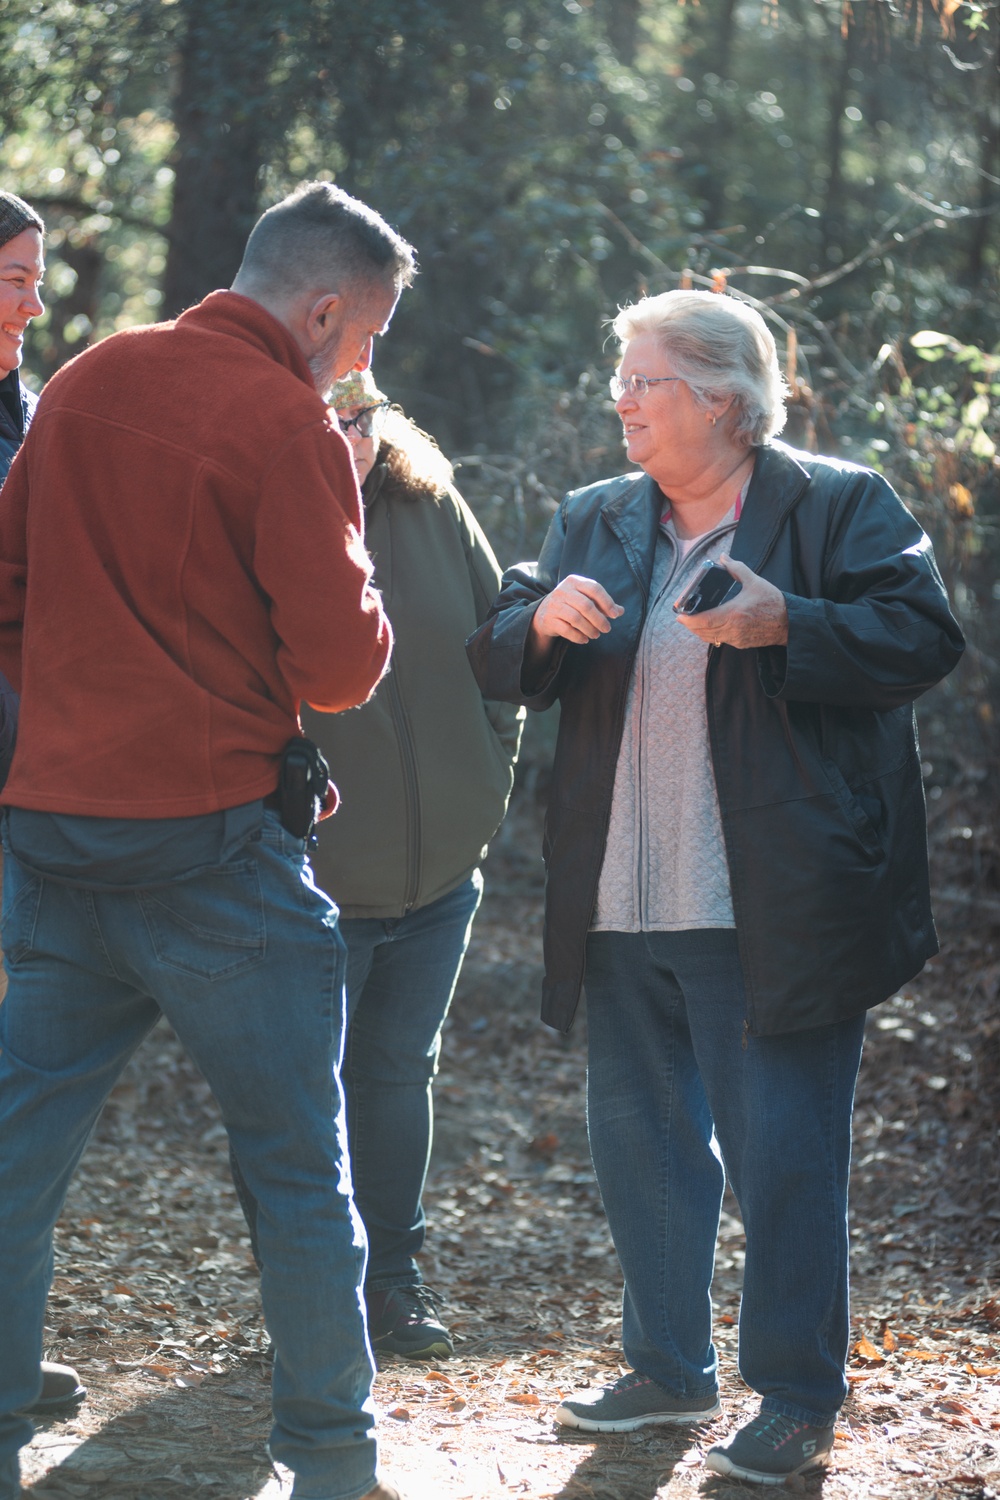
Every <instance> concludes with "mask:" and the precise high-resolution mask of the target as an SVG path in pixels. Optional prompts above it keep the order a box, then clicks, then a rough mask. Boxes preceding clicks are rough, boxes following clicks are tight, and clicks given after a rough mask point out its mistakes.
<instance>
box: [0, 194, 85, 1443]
mask: <svg viewBox="0 0 1000 1500" xmlns="http://www.w3.org/2000/svg"><path fill="white" fill-rule="evenodd" d="M44 233H45V224H44V222H43V220H42V217H41V215H40V214H37V213H36V212H35V210H34V209H33V208H32V207H31V205H30V203H25V201H24V199H23V198H19V197H18V196H17V194H16V193H6V192H3V191H0V481H2V480H3V479H5V478H6V476H7V470H8V469H9V468H10V466H11V464H12V462H13V460H14V455H15V453H16V452H17V450H18V448H20V446H21V444H22V442H23V441H24V435H25V433H26V432H27V430H28V426H29V424H30V422H31V418H32V415H33V413H34V410H35V401H36V399H37V398H36V396H35V395H34V393H33V392H32V391H28V390H25V389H24V387H23V386H22V385H21V382H20V379H19V377H18V373H17V372H18V367H19V365H20V363H21V350H22V346H23V343H24V334H25V330H26V329H27V327H28V324H29V323H30V322H31V320H32V318H37V317H38V315H39V314H40V313H42V312H44V310H45V309H44V307H43V306H42V301H41V298H40V297H39V295H38V288H39V285H40V284H41V280H42V275H43V273H44V270H45V261H44V257H43V253H42V236H43V235H44ZM16 734H17V695H16V694H15V693H14V690H13V688H12V687H11V685H10V683H9V682H8V681H7V679H6V678H5V677H4V676H3V674H2V673H0V766H2V767H3V775H4V776H5V775H6V770H7V768H8V767H9V764H10V760H11V757H12V756H13V752H14V741H15V738H16ZM84 1395H85V1391H84V1387H83V1386H82V1385H81V1384H80V1380H79V1377H78V1376H77V1373H76V1371H75V1370H74V1369H73V1368H72V1367H71V1366H70V1365H57V1364H50V1363H49V1362H48V1361H47V1360H43V1361H42V1391H41V1395H40V1396H39V1398H38V1401H37V1402H36V1404H35V1405H34V1406H33V1407H32V1408H31V1413H32V1414H33V1415H35V1416H41V1417H47V1416H53V1415H54V1414H56V1413H57V1412H61V1411H67V1410H69V1409H71V1408H72V1407H74V1406H76V1405H78V1404H79V1402H80V1401H82V1400H83V1397H84Z"/></svg>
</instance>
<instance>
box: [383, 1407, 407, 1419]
mask: <svg viewBox="0 0 1000 1500" xmlns="http://www.w3.org/2000/svg"><path fill="white" fill-rule="evenodd" d="M386 1416H387V1417H393V1418H394V1419H395V1421H397V1422H408V1421H409V1420H410V1413H409V1412H408V1411H407V1409H406V1407H405V1406H394V1407H393V1408H392V1410H391V1411H387V1412H386Z"/></svg>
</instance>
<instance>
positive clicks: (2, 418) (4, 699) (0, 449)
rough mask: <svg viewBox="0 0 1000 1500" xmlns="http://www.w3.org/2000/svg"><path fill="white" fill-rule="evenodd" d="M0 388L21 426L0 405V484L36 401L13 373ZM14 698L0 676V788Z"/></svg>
mask: <svg viewBox="0 0 1000 1500" xmlns="http://www.w3.org/2000/svg"><path fill="white" fill-rule="evenodd" d="M0 386H2V387H4V388H5V389H6V390H9V391H11V392H12V393H13V394H14V395H15V396H16V397H17V398H18V400H19V401H20V403H21V423H20V426H18V425H17V424H16V423H15V422H14V419H13V418H12V416H11V414H10V412H9V410H8V409H7V403H6V402H5V401H0V484H2V483H3V481H4V480H5V479H6V478H7V473H8V471H9V469H10V466H11V464H12V463H13V462H14V455H15V454H16V453H17V450H18V448H20V446H21V444H22V443H23V442H24V435H25V433H26V432H27V430H28V428H29V427H30V425H31V419H32V417H33V416H34V413H35V405H36V403H37V401H38V397H37V396H36V395H35V394H34V392H33V391H29V390H26V389H25V388H24V386H23V385H22V384H21V382H20V380H19V379H18V374H17V371H16V370H14V371H13V372H12V373H11V374H10V375H7V376H5V377H4V379H3V380H2V381H0ZM17 708H18V695H17V694H16V693H15V692H14V689H13V688H12V687H11V685H10V683H9V682H8V681H7V679H6V677H5V676H4V674H3V673H2V672H0V788H2V787H3V784H4V782H5V781H6V780H7V772H8V771H9V770H10V763H11V760H12V759H13V756H14V741H15V739H16V737H17Z"/></svg>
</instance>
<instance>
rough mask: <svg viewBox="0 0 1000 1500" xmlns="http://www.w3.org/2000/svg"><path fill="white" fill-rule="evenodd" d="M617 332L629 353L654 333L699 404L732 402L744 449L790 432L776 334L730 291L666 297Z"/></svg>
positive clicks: (626, 319)
mask: <svg viewBox="0 0 1000 1500" xmlns="http://www.w3.org/2000/svg"><path fill="white" fill-rule="evenodd" d="M612 327H613V329H614V331H615V333H616V335H617V337H618V341H619V343H620V344H621V345H622V347H623V348H624V347H625V345H626V344H627V343H628V342H629V340H630V339H634V338H636V337H637V336H638V335H639V334H642V333H651V334H653V335H654V337H655V338H656V339H657V340H658V342H659V344H660V346H661V347H662V349H663V351H664V353H666V354H668V355H669V356H670V361H671V364H672V365H673V367H674V370H675V371H676V373H677V374H678V375H680V376H681V378H682V379H683V381H684V383H685V385H687V387H688V389H689V390H690V391H691V393H692V395H693V396H694V397H695V399H696V400H697V401H700V402H702V403H704V404H705V405H706V406H707V405H711V404H712V403H713V402H716V401H719V400H725V399H726V398H727V397H732V408H731V410H732V412H733V414H734V417H735V424H734V428H733V436H734V438H735V439H736V441H737V442H742V443H746V444H747V446H749V447H757V446H759V445H760V444H761V443H766V442H767V441H768V440H769V439H770V438H772V437H774V436H775V435H776V434H777V433H779V432H780V431H781V429H782V428H783V427H784V425H785V397H786V395H787V394H788V388H787V386H786V385H785V382H784V379H783V377H782V374H781V370H780V369H779V367H778V351H777V349H776V348H775V343H774V339H773V337H772V335H771V330H770V329H769V328H768V326H767V324H766V323H765V322H764V319H763V318H762V317H761V315H760V313H759V312H757V311H756V309H755V308H752V307H751V306H750V305H749V304H748V303H746V302H741V301H740V300H739V298H737V297H731V296H729V295H727V294H726V293H725V292H661V293H660V294H659V296H657V297H643V298H642V300H641V301H640V302H636V303H635V304H634V305H633V306H632V307H623V308H621V310H620V311H619V313H618V316H617V317H616V318H615V320H614V322H613V324H612Z"/></svg>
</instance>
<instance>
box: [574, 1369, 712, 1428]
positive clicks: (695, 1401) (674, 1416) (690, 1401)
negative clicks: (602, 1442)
mask: <svg viewBox="0 0 1000 1500" xmlns="http://www.w3.org/2000/svg"><path fill="white" fill-rule="evenodd" d="M720 1410H721V1406H720V1404H719V1398H718V1396H717V1395H712V1396H674V1395H672V1394H671V1393H670V1391H668V1390H664V1388H663V1386H662V1385H657V1383H656V1381H655V1380H650V1379H649V1377H648V1375H640V1374H638V1373H637V1372H636V1371H634V1370H633V1371H632V1372H631V1374H629V1375H623V1376H622V1377H621V1379H620V1380H616V1381H615V1383H614V1385H609V1386H605V1388H604V1390H603V1391H590V1392H589V1393H588V1394H587V1395H585V1396H573V1397H572V1398H571V1399H570V1400H568V1401H564V1402H563V1404H562V1405H561V1406H560V1407H559V1409H558V1411H557V1412H556V1421H557V1422H561V1423H562V1425H563V1427H579V1428H581V1429H582V1430H583V1431H584V1432H634V1431H635V1430H636V1428H637V1427H648V1426H649V1425H650V1424H651V1423H655V1422H660V1423H664V1424H665V1425H667V1426H670V1425H676V1424H679V1423H682V1422H707V1421H708V1419H709V1418H710V1417H714V1416H716V1414H717V1413H718V1412H719V1411H720Z"/></svg>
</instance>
